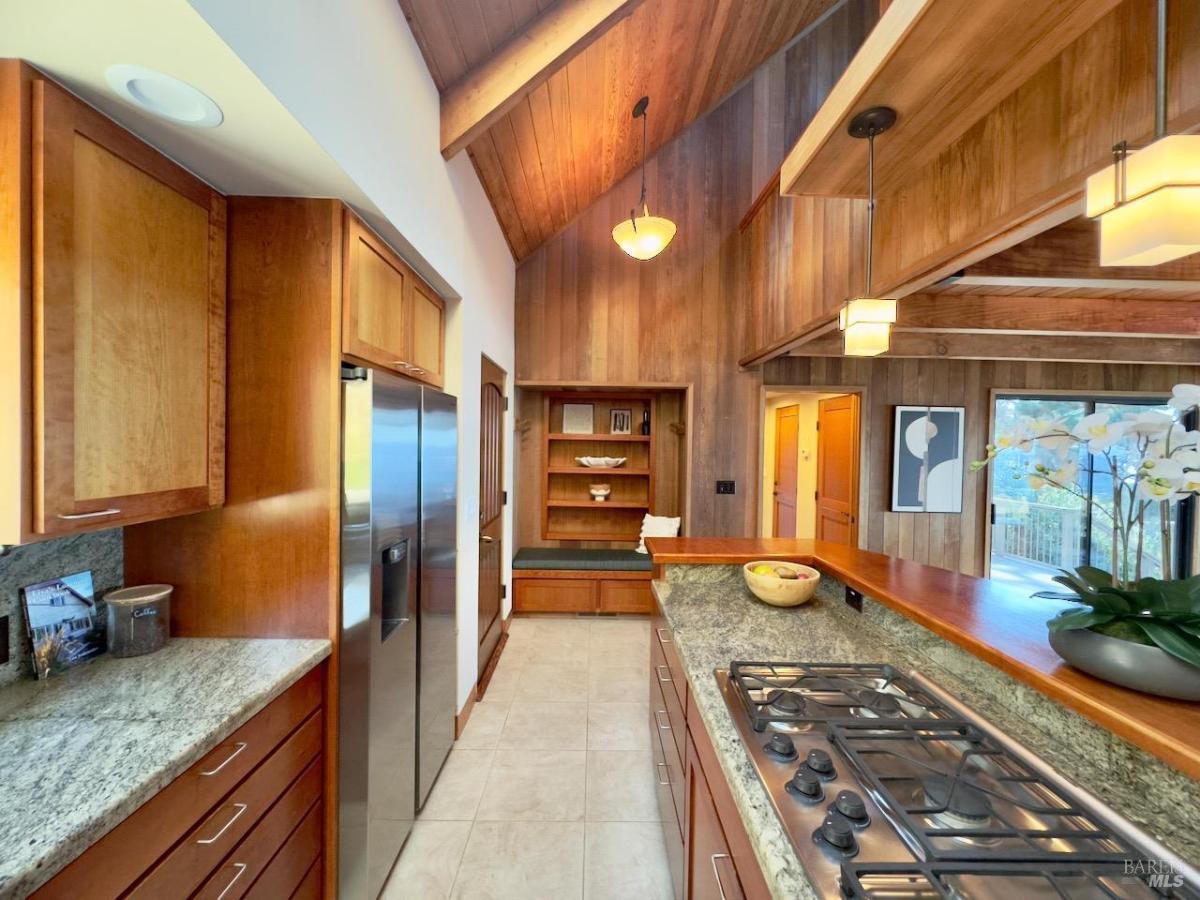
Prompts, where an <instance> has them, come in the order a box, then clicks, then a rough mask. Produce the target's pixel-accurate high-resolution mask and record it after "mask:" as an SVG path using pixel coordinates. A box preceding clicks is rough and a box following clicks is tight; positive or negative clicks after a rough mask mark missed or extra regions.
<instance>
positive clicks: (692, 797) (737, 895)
mask: <svg viewBox="0 0 1200 900" xmlns="http://www.w3.org/2000/svg"><path fill="white" fill-rule="evenodd" d="M687 755H688V762H687V824H688V834H687V842H686V844H687V851H686V852H687V860H688V862H687V867H688V877H687V884H688V896H689V898H690V900H744V898H745V893H744V891H743V890H742V885H741V883H740V882H739V881H738V874H737V869H735V868H734V864H733V855H732V854H731V853H730V852H729V844H728V842H727V841H726V840H725V832H724V831H723V830H722V829H721V818H720V816H719V815H718V814H717V807H716V804H715V803H714V802H713V797H712V792H711V791H710V790H709V787H708V782H707V781H706V780H705V778H704V771H703V770H702V769H701V768H700V764H699V761H698V760H697V759H696V749H695V747H694V746H692V743H691V738H690V737H689V738H688V754H687Z"/></svg>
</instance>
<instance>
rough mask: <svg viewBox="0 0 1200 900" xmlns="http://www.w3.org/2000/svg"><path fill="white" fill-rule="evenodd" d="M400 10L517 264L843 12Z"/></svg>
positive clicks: (811, 2) (632, 4)
mask: <svg viewBox="0 0 1200 900" xmlns="http://www.w3.org/2000/svg"><path fill="white" fill-rule="evenodd" d="M399 2H400V5H401V7H402V8H403V9H404V12H405V15H406V16H407V18H408V20H409V23H410V24H411V26H412V30H413V34H414V35H415V36H416V39H417V43H418V44H419V45H420V47H421V51H422V53H423V54H424V56H425V60H426V63H427V64H428V66H429V70H430V72H431V73H432V75H433V79H434V81H435V83H436V84H437V86H438V89H439V90H440V91H441V92H442V128H443V141H442V143H443V152H444V153H446V154H447V155H452V154H453V152H455V151H456V150H457V149H458V148H459V146H460V145H465V146H466V148H467V151H468V152H469V153H470V155H471V159H472V160H473V161H474V164H475V168H476V170H477V171H478V173H479V177H480V180H481V181H482V182H483V186H484V189H485V190H486V191H487V194H488V196H489V198H490V199H491V201H492V206H493V207H494V208H495V210H496V214H497V216H498V218H499V220H500V225H501V227H502V228H503V230H504V233H505V236H506V237H507V239H508V243H509V246H510V247H511V248H512V251H513V255H514V256H515V257H516V258H517V259H518V260H520V259H523V258H524V257H525V256H527V255H528V254H529V253H531V252H532V251H533V250H535V249H537V247H539V246H540V245H541V244H542V242H544V241H545V240H546V239H547V238H548V237H550V236H551V235H553V234H555V233H556V232H557V231H559V230H560V229H561V228H563V227H564V226H565V225H566V224H567V223H568V222H570V221H571V220H572V219H573V218H575V216H576V215H577V214H578V213H579V212H580V211H581V210H583V209H585V208H586V207H587V206H588V205H589V204H590V203H591V202H592V201H593V200H594V199H595V198H597V197H598V196H600V195H601V194H603V193H604V192H605V191H607V190H608V189H609V188H611V187H612V186H613V185H614V184H616V183H617V182H618V181H620V179H621V178H623V177H624V176H625V175H627V174H628V173H629V172H630V170H632V169H633V168H634V167H635V166H636V165H637V164H638V161H639V159H640V153H641V129H640V127H635V124H634V122H633V120H632V119H631V115H630V114H631V111H632V108H633V105H634V103H635V102H636V101H637V99H638V98H639V97H641V96H643V95H649V97H650V118H649V134H648V143H649V148H648V153H650V154H652V153H654V151H655V150H656V149H657V148H658V147H660V146H662V145H663V144H664V143H666V142H668V141H669V140H670V139H671V138H673V137H674V136H675V135H677V134H678V133H679V132H680V131H682V130H683V129H684V128H685V127H686V126H687V125H688V124H689V123H691V122H692V121H693V120H695V119H696V118H698V117H699V116H701V115H702V114H704V113H705V112H707V111H708V110H709V109H711V108H712V107H714V106H715V105H716V104H717V103H718V102H719V101H720V100H721V99H722V97H724V96H725V95H726V94H727V93H728V92H729V91H730V90H731V89H732V88H734V87H735V86H736V85H737V84H738V83H739V82H740V81H742V79H744V78H745V77H746V76H748V75H749V74H750V73H751V72H753V71H754V69H756V68H757V67H758V66H759V65H760V64H761V63H762V62H764V61H765V60H766V59H767V58H768V57H770V56H771V55H772V54H773V53H774V52H776V51H777V50H779V49H780V48H781V47H782V46H783V45H784V44H786V43H787V42H788V41H789V40H790V39H791V38H793V37H795V36H796V35H797V34H799V33H800V32H801V31H803V30H804V29H805V28H806V27H807V26H809V25H811V24H812V23H813V22H814V21H816V20H817V19H819V18H820V17H821V16H822V15H823V14H824V13H825V12H826V11H828V10H829V9H830V8H832V7H834V6H836V5H837V3H838V0H399ZM636 199H637V198H636V197H630V204H631V205H632V204H633V201H634V200H636ZM650 200H651V204H652V209H653V208H654V207H655V204H656V201H657V200H659V198H653V197H652V198H650ZM668 202H669V198H668ZM658 208H659V209H662V211H663V213H664V214H665V215H669V209H666V208H664V207H663V205H662V203H661V202H660V203H658Z"/></svg>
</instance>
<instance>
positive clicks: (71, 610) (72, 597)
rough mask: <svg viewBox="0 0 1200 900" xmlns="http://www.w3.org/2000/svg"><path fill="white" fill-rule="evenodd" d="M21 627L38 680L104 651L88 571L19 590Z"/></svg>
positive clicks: (102, 627)
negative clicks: (25, 634) (28, 642)
mask: <svg viewBox="0 0 1200 900" xmlns="http://www.w3.org/2000/svg"><path fill="white" fill-rule="evenodd" d="M21 599H22V601H23V605H24V607H25V628H26V633H27V634H28V635H29V641H30V644H31V645H32V649H33V668H34V671H35V673H36V674H37V677H38V678H48V677H49V676H50V675H54V674H57V673H59V672H63V671H65V670H67V669H69V668H71V667H72V666H77V665H79V664H80V663H82V662H86V661H87V660H89V659H91V658H93V657H95V656H99V655H100V654H101V653H103V652H104V645H105V640H104V624H103V623H102V622H101V621H100V617H99V615H98V614H97V610H96V596H95V590H94V588H93V586H92V573H91V571H84V572H76V573H75V574H74V575H64V576H62V577H61V578H55V579H53V580H51V581H41V582H38V583H37V584H31V585H27V586H26V587H23V588H21Z"/></svg>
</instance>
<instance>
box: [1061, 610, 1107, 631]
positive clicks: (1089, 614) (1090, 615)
mask: <svg viewBox="0 0 1200 900" xmlns="http://www.w3.org/2000/svg"><path fill="white" fill-rule="evenodd" d="M1114 618H1116V616H1114V615H1113V614H1112V613H1107V612H1099V611H1096V610H1090V609H1073V610H1071V611H1070V612H1065V613H1062V614H1061V615H1057V616H1055V617H1054V618H1053V619H1051V620H1050V621H1049V622H1047V623H1046V625H1047V626H1048V627H1049V628H1050V630H1051V631H1076V630H1078V629H1081V628H1091V627H1092V626H1093V625H1103V624H1104V623H1105V622H1111V621H1112V620H1113V619H1114Z"/></svg>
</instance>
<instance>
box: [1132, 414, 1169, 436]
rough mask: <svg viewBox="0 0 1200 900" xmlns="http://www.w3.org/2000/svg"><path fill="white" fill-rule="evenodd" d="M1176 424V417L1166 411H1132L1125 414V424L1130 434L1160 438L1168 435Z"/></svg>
mask: <svg viewBox="0 0 1200 900" xmlns="http://www.w3.org/2000/svg"><path fill="white" fill-rule="evenodd" d="M1174 425H1175V419H1174V418H1173V417H1172V416H1170V415H1168V414H1167V413H1164V412H1158V411H1157V410H1151V411H1150V412H1142V413H1130V414H1127V415H1126V416H1125V426H1126V429H1127V430H1128V433H1130V434H1136V435H1138V436H1139V437H1147V438H1150V439H1151V440H1159V439H1161V438H1164V437H1166V435H1167V434H1168V433H1169V432H1170V431H1171V429H1172V427H1173V426H1174Z"/></svg>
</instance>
